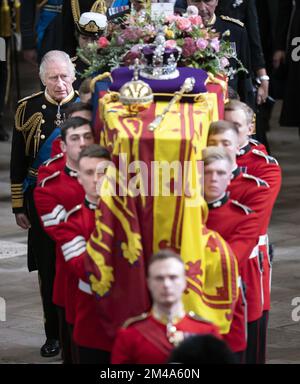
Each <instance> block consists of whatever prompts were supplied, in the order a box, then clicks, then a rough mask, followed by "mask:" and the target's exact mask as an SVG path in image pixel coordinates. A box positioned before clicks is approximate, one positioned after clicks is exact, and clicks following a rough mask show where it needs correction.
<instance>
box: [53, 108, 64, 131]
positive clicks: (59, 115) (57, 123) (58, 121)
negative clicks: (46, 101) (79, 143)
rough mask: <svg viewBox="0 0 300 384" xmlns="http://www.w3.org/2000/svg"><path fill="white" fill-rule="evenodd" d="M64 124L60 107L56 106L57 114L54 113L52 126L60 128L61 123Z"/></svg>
mask: <svg viewBox="0 0 300 384" xmlns="http://www.w3.org/2000/svg"><path fill="white" fill-rule="evenodd" d="M63 122H64V118H63V117H62V115H61V113H60V105H58V106H57V112H56V120H54V124H55V125H56V126H57V127H60V126H61V125H62V123H63Z"/></svg>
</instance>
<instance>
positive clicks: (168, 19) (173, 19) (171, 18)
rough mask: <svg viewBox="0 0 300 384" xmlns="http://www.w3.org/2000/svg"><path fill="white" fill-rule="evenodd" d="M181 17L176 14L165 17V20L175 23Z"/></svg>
mask: <svg viewBox="0 0 300 384" xmlns="http://www.w3.org/2000/svg"><path fill="white" fill-rule="evenodd" d="M179 18H180V17H179V16H176V15H169V16H167V17H166V18H165V22H166V23H169V24H171V23H174V22H175V21H177V19H179Z"/></svg>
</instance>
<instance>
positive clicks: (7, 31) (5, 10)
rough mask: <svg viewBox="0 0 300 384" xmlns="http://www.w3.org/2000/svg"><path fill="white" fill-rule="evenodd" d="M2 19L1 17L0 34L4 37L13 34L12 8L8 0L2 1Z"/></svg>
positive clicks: (0, 16)
mask: <svg viewBox="0 0 300 384" xmlns="http://www.w3.org/2000/svg"><path fill="white" fill-rule="evenodd" d="M0 19H1V27H0V36H2V37H9V36H11V17H10V8H9V5H8V1H7V0H3V1H2V6H1V15H0Z"/></svg>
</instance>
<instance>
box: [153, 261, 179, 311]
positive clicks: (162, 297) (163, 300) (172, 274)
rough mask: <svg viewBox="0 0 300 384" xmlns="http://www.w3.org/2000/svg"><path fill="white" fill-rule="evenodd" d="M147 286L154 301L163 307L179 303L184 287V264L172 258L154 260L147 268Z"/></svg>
mask: <svg viewBox="0 0 300 384" xmlns="http://www.w3.org/2000/svg"><path fill="white" fill-rule="evenodd" d="M148 287H149V290H150V292H151V295H152V298H153V302H154V303H157V304H158V305H161V306H164V307H170V306H172V305H174V304H177V303H179V302H180V301H181V297H182V294H183V291H184V290H185V287H186V280H185V273H184V265H183V264H182V263H180V261H178V260H176V259H174V258H169V259H166V260H157V261H155V262H154V263H153V264H151V265H150V268H149V273H148Z"/></svg>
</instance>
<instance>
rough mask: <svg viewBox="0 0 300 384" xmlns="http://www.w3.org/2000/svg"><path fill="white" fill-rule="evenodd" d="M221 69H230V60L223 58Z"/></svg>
mask: <svg viewBox="0 0 300 384" xmlns="http://www.w3.org/2000/svg"><path fill="white" fill-rule="evenodd" d="M220 65H221V69H224V68H226V67H228V65H229V60H228V59H227V58H226V57H222V58H221V60H220Z"/></svg>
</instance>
